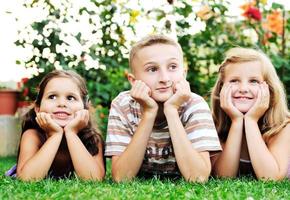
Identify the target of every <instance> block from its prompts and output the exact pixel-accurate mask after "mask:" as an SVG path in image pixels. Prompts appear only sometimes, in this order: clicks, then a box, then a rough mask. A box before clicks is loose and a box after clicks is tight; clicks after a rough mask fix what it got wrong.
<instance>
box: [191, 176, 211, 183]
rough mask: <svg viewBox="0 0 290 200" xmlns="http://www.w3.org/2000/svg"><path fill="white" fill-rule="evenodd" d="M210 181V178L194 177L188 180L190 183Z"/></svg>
mask: <svg viewBox="0 0 290 200" xmlns="http://www.w3.org/2000/svg"><path fill="white" fill-rule="evenodd" d="M207 181H208V176H192V177H189V178H188V179H187V182H190V183H206V182H207Z"/></svg>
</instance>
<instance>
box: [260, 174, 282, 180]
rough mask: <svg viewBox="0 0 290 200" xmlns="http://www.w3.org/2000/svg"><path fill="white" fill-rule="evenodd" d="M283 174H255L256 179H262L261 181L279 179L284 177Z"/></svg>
mask: <svg viewBox="0 0 290 200" xmlns="http://www.w3.org/2000/svg"><path fill="white" fill-rule="evenodd" d="M285 177H286V176H285V175H282V174H277V175H270V176H258V175H257V179H258V180H262V181H281V180H283V179H285Z"/></svg>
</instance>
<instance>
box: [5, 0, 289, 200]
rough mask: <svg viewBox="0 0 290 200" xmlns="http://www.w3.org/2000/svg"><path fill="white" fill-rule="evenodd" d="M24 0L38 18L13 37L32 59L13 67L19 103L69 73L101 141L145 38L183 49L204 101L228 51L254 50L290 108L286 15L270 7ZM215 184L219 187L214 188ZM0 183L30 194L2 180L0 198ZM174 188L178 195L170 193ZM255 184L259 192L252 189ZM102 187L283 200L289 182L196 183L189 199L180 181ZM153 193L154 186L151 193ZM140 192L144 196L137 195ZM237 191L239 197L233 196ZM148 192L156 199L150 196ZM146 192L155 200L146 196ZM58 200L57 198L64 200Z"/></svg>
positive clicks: (192, 0) (221, 1)
mask: <svg viewBox="0 0 290 200" xmlns="http://www.w3.org/2000/svg"><path fill="white" fill-rule="evenodd" d="M24 2H25V3H24V6H25V7H26V8H27V9H37V10H38V12H39V16H38V17H37V18H36V19H35V21H34V22H33V23H32V24H30V25H28V26H26V27H25V28H23V29H21V30H18V31H19V32H18V39H17V41H15V44H16V45H17V46H18V47H21V48H25V49H30V54H29V55H28V56H26V58H25V59H20V58H19V59H18V58H15V59H16V63H17V64H18V65H19V66H24V67H25V68H26V69H27V70H28V71H29V72H30V74H31V76H29V77H25V78H23V79H22V80H21V82H19V83H18V89H19V90H20V91H21V95H20V97H19V101H20V102H32V101H33V99H35V96H36V93H37V84H38V83H39V81H40V80H41V78H42V77H43V76H44V75H45V74H46V73H47V72H49V71H51V70H53V69H55V68H56V69H74V70H76V71H77V72H78V73H79V74H81V75H82V76H83V77H84V78H85V79H86V81H87V87H88V90H89V95H90V99H91V102H92V105H93V107H94V108H95V110H96V118H97V119H98V124H99V126H100V129H101V131H102V133H103V135H104V136H105V133H106V124H107V116H108V112H109V108H110V102H111V100H112V99H113V98H114V97H115V96H116V95H117V94H118V93H119V92H120V91H123V90H126V89H129V88H130V85H129V82H128V81H127V78H126V75H127V73H128V53H129V50H130V46H131V45H132V44H133V43H134V42H135V41H137V40H139V39H140V38H141V36H144V35H145V34H151V33H162V34H166V35H169V36H171V37H173V38H175V39H176V40H177V41H178V42H179V43H180V44H181V47H182V49H183V52H184V59H185V65H186V67H187V68H188V75H187V79H188V81H189V82H190V86H191V90H192V91H193V92H195V93H198V94H201V95H202V96H203V97H204V98H205V99H206V100H209V96H210V90H211V87H212V86H213V84H214V82H215V80H216V75H217V70H218V66H219V64H220V63H221V62H222V60H223V55H224V53H225V51H226V50H227V49H229V48H231V47H234V46H243V47H254V48H259V49H261V50H263V51H264V52H265V53H266V54H267V55H268V56H269V57H270V58H271V60H272V62H273V64H274V66H275V68H276V70H277V72H278V74H279V77H280V78H281V80H282V82H283V83H284V86H285V88H286V91H287V94H288V96H287V98H288V103H289V100H290V48H289V45H290V43H289V41H290V35H289V30H290V18H289V14H290V11H289V10H286V9H285V7H284V6H283V5H281V4H279V3H275V1H271V2H270V1H269V2H267V0H260V1H258V0H257V1H250V0H247V1H239V3H240V4H237V5H232V4H230V1H226V0H207V1H200V0H179V1H177V0H167V1H165V0H163V1H162V0H160V1H150V3H148V2H147V3H144V2H145V1H142V0H135V1H125V0H91V1H89V0H87V1H65V0H59V1H49V0H34V1H24ZM233 6H236V8H235V10H234V12H233V10H231V9H232V8H233ZM13 162H14V158H7V159H4V160H3V159H2V160H1V162H0V172H1V174H3V173H2V172H4V170H5V167H6V168H7V167H8V164H12V163H13ZM5 163H6V164H5ZM109 176H110V175H108V177H109ZM154 181H156V182H154ZM79 182H80V181H79V180H77V182H74V188H75V189H72V190H68V194H67V196H63V197H65V198H71V197H72V198H73V197H76V198H81V197H82V196H81V195H80V194H77V192H76V191H75V190H76V189H77V188H78V184H80V187H81V188H83V189H84V190H86V187H87V186H88V185H87V183H82V182H80V183H79ZM220 182H222V184H224V186H218V187H217V185H219V184H220ZM5 184H12V185H14V184H20V185H18V186H17V187H20V190H21V188H22V189H23V190H29V191H31V192H32V193H33V191H32V190H34V189H33V188H27V187H29V186H27V185H26V184H25V183H19V182H12V181H11V180H10V179H7V178H5V179H4V181H0V191H1V193H0V197H1V195H2V197H6V198H12V196H11V195H10V193H13V188H14V186H12V187H9V188H10V190H8V192H7V191H6V192H4V193H3V194H2V191H3V190H4V189H3V188H5V187H4V185H5ZM50 184H51V185H50ZM58 184H60V185H61V184H62V183H54V182H49V181H48V182H40V183H36V184H34V186H35V188H38V187H45V188H47V189H48V190H52V191H54V190H55V187H56V188H58V187H59V186H57V185H58ZM69 184H71V182H70V181H68V182H65V183H64V185H63V187H66V185H69ZM82 184H84V185H82ZM163 184H165V186H164V185H163ZM94 185H97V184H96V183H94ZM108 185H110V186H108ZM155 185H157V186H155ZM176 185H178V187H179V189H180V190H178V191H176V192H177V193H171V192H172V191H174V189H173V188H175V186H176ZM241 185H242V186H244V187H243V189H238V188H239V187H240V186H241ZM256 185H257V188H253V186H256ZM103 186H104V188H105V187H109V188H111V189H112V188H114V187H115V188H117V189H118V192H119V193H118V192H117V193H115V194H114V195H112V196H109V197H110V198H112V199H113V198H122V196H118V195H121V193H122V191H121V190H122V188H123V189H125V191H127V192H128V194H124V195H125V196H124V197H126V196H128V195H129V196H130V195H131V196H132V197H139V198H140V197H141V198H151V197H152V198H153V197H163V198H177V197H179V196H178V194H179V193H180V194H179V195H180V197H181V198H182V197H183V198H187V197H191V198H199V197H205V196H206V195H208V196H209V198H210V199H212V198H214V199H215V198H232V197H233V198H236V199H240V198H242V199H246V198H247V199H251V198H252V199H256V198H261V197H264V195H269V194H268V193H270V192H273V191H274V195H272V196H271V195H270V196H269V198H270V199H274V198H276V197H280V199H283V198H284V199H287V198H289V196H290V192H289V188H290V187H289V186H290V184H289V181H285V182H280V183H278V184H274V183H271V182H270V183H264V182H260V181H255V180H252V179H251V178H249V179H245V180H244V181H239V180H236V181H229V182H228V180H226V181H222V180H212V181H211V182H210V183H208V185H200V184H196V189H193V190H194V191H193V193H188V192H184V191H190V190H192V185H190V184H187V183H185V182H182V181H181V183H180V184H176V183H171V182H166V183H164V182H160V181H158V180H153V182H150V181H149V182H145V183H144V185H142V184H140V182H138V181H137V182H133V183H132V184H124V185H121V186H120V185H114V184H113V185H112V184H111V182H110V180H109V179H108V180H107V181H106V182H105V183H104V184H103V185H102V184H101V185H98V187H99V188H101V191H103V192H108V191H107V190H106V189H104V188H103V189H102V187H103ZM50 187H51V188H50ZM155 187H157V188H158V187H159V188H160V190H158V193H157V194H156V192H157V190H155ZM88 188H92V186H89V187H88ZM128 188H129V189H128ZM134 188H135V189H136V188H137V193H134V192H133V191H134V190H133V189H134ZM217 188H220V190H221V191H218V190H217ZM259 188H260V189H259ZM126 189H127V190H126ZM143 189H144V191H145V192H144V191H143V192H142V190H143ZM248 189H249V190H248ZM5 190H7V187H6V189H5ZM65 190H66V189H65ZM88 190H89V189H88ZM163 190H172V191H171V192H169V195H167V196H166V195H165V193H162V191H163ZM207 190H213V191H214V193H212V194H207V192H208V191H207ZM235 190H237V191H239V192H240V193H238V194H237V193H235ZM9 191H10V192H9ZM138 191H139V192H140V193H139V194H138ZM22 193H23V192H22ZM52 193H53V192H52ZM69 193H70V194H69ZM151 193H155V194H156V196H154V194H151ZM36 194H37V195H39V198H41V197H42V198H46V199H47V198H52V199H53V198H54V197H53V196H51V197H48V196H45V194H41V191H36ZM108 194H112V192H111V193H110V192H109V193H108ZM149 194H150V195H153V196H148V195H149ZM69 195H73V196H69ZM74 195H75V196H74ZM103 195H104V194H103ZM115 195H116V196H115ZM136 195H137V196H136ZM138 195H141V196H138ZM142 195H143V196H142ZM176 195H177V196H176ZM188 195H189V196H188ZM192 195H193V196H192ZM203 195H205V196H203ZM24 196H25V195H24ZM101 196H102V195H101ZM56 197H59V198H62V196H56ZM87 197H92V196H87ZM103 197H105V196H103ZM30 198H32V197H30ZM1 199H2V198H1ZM28 199H29V198H28Z"/></svg>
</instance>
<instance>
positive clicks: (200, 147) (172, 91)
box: [105, 35, 221, 182]
mask: <svg viewBox="0 0 290 200" xmlns="http://www.w3.org/2000/svg"><path fill="white" fill-rule="evenodd" d="M129 64H130V69H131V73H129V74H128V80H129V82H130V83H131V86H132V88H131V90H130V91H125V92H121V93H120V94H119V95H118V96H117V97H116V98H115V99H114V100H113V101H112V104H111V110H110V114H109V122H108V131H107V139H106V150H105V156H112V176H113V179H114V180H115V181H117V182H120V181H123V180H130V179H132V178H134V177H135V176H137V175H140V176H145V177H148V176H152V175H161V176H165V177H176V176H180V175H182V176H183V177H184V179H185V180H187V181H199V182H204V181H206V180H207V179H208V176H209V174H210V171H211V163H210V157H209V152H208V151H219V150H221V147H220V143H219V140H218V136H217V133H216V130H215V127H214V123H213V120H212V117H211V113H210V110H209V108H208V105H207V103H206V102H205V101H204V100H203V99H202V97H200V96H198V95H196V94H194V93H191V91H190V86H189V83H188V82H187V81H186V80H185V76H186V71H185V69H184V67H183V53H182V49H181V47H180V45H179V44H178V43H177V42H175V41H174V40H172V39H170V38H168V37H166V36H162V35H152V36H148V37H146V38H144V39H142V40H141V41H139V42H137V43H136V44H135V45H134V46H133V47H132V49H131V52H130V58H129Z"/></svg>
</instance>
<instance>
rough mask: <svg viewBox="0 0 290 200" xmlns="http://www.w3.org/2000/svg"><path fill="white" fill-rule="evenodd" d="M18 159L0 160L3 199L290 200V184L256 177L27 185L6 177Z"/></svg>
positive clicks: (71, 181) (48, 181) (49, 182)
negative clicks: (189, 180)
mask: <svg viewBox="0 0 290 200" xmlns="http://www.w3.org/2000/svg"><path fill="white" fill-rule="evenodd" d="M14 163H15V158H0V174H1V176H0V199H1V200H5V199H33V200H34V199H81V200H85V199H166V200H167V199H247V200H252V199H290V181H289V180H284V181H281V182H263V181H257V180H255V179H252V178H242V179H235V180H225V179H223V180H221V179H210V180H209V182H208V183H206V184H192V183H187V182H185V181H183V180H179V181H169V180H163V181H162V180H159V179H151V180H134V181H131V182H128V183H121V184H117V183H114V182H113V181H112V180H111V178H110V173H108V175H107V177H106V179H105V181H103V182H100V183H98V182H90V181H81V180H79V179H76V178H75V179H70V180H59V181H55V180H43V181H39V182H34V183H25V182H21V181H18V180H15V179H11V178H8V177H5V176H4V175H3V174H4V172H5V171H6V170H7V169H9V167H11V166H12V165H13V164H14Z"/></svg>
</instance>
